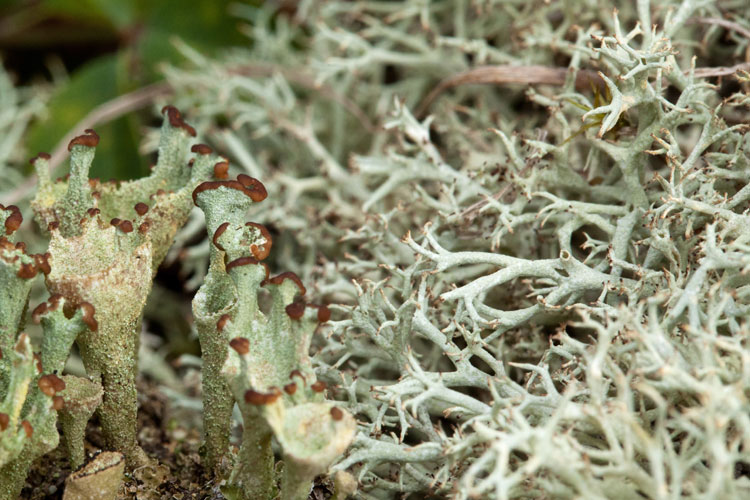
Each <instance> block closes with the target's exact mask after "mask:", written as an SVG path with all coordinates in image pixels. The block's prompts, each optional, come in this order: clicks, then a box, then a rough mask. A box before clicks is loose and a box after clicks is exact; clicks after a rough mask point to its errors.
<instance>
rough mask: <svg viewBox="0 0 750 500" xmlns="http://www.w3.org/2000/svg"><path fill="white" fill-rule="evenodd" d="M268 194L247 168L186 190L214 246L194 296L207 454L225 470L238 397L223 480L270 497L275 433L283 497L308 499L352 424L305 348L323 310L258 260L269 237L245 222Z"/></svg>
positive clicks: (247, 494) (251, 494)
mask: <svg viewBox="0 0 750 500" xmlns="http://www.w3.org/2000/svg"><path fill="white" fill-rule="evenodd" d="M265 197H266V190H265V188H264V187H263V185H262V184H261V183H260V182H259V181H257V180H256V179H253V178H251V177H249V176H246V175H240V176H239V177H238V178H237V180H228V181H216V182H205V183H203V184H201V185H200V186H198V188H197V189H196V190H195V191H194V193H193V198H194V200H195V203H196V205H198V206H199V207H200V208H201V210H203V211H204V212H205V214H206V225H207V228H208V234H209V235H211V236H212V243H213V244H212V246H211V254H210V258H211V262H210V266H209V271H208V275H207V276H206V280H205V282H204V284H203V286H202V287H201V288H200V290H199V291H198V293H197V294H196V296H195V299H194V300H193V314H194V316H195V321H196V325H197V328H198V333H199V336H200V341H201V348H202V351H203V354H202V356H203V384H204V407H205V410H204V420H205V434H206V446H207V458H208V465H209V467H211V468H212V469H213V470H214V471H215V472H217V473H222V472H223V468H224V460H225V458H226V457H227V450H228V436H229V426H230V414H231V409H232V406H233V404H234V402H235V401H236V402H237V403H238V404H239V407H240V410H241V412H242V416H243V420H244V431H243V437H242V445H241V447H240V452H239V457H238V463H237V464H236V466H235V468H234V470H233V471H232V474H231V476H230V478H229V480H230V481H229V482H230V484H231V485H232V486H233V487H234V488H235V489H236V490H237V491H238V492H239V495H240V497H241V498H243V499H248V500H249V499H270V498H273V497H274V496H275V495H276V491H275V490H276V487H275V478H274V455H273V450H272V447H271V440H272V437H275V438H276V440H277V442H278V443H279V444H280V445H281V448H282V453H283V459H284V464H283V465H284V467H283V473H282V474H283V475H282V479H281V498H282V499H290V500H291V499H305V498H307V495H308V493H309V491H310V488H311V486H312V480H313V479H314V478H315V476H316V475H318V474H322V473H324V472H326V471H327V469H328V467H329V465H330V464H331V463H332V462H333V460H334V459H335V458H336V457H337V456H338V455H340V454H341V453H343V452H344V451H345V450H346V448H347V447H348V446H349V444H350V443H351V441H352V440H353V438H354V433H355V428H356V425H355V421H354V418H353V417H352V416H351V415H350V414H349V413H347V412H345V411H344V410H342V409H340V408H338V407H336V406H335V405H334V404H333V403H331V402H327V401H325V398H324V395H323V393H324V391H325V384H324V383H323V382H320V381H317V382H316V380H315V373H314V372H313V369H312V366H311V362H310V358H309V355H308V351H309V347H310V341H311V338H312V334H313V332H314V330H315V328H316V325H317V324H318V323H319V322H325V321H328V319H329V317H330V312H329V311H328V309H327V308H326V307H325V306H311V305H306V304H305V302H304V300H303V298H302V297H303V296H304V295H305V287H304V286H303V284H302V282H301V281H300V279H299V278H298V277H297V276H296V275H295V274H294V273H291V272H286V273H282V274H280V275H278V276H276V277H273V278H269V271H268V266H267V265H266V264H265V263H263V262H261V261H262V260H263V259H265V258H266V257H267V256H268V254H269V252H270V250H271V244H272V242H271V236H270V234H269V233H268V231H267V230H266V228H264V227H263V226H261V225H259V224H255V223H252V222H247V223H246V222H244V216H245V213H246V212H247V209H248V208H249V207H250V205H252V204H253V203H257V202H260V201H262V200H263V199H265ZM261 287H264V288H265V289H267V290H268V291H270V294H271V298H272V303H271V306H270V310H269V311H268V312H267V313H263V312H262V311H261V309H260V307H259V304H258V292H259V290H260V289H261ZM230 346H231V349H229V347H230Z"/></svg>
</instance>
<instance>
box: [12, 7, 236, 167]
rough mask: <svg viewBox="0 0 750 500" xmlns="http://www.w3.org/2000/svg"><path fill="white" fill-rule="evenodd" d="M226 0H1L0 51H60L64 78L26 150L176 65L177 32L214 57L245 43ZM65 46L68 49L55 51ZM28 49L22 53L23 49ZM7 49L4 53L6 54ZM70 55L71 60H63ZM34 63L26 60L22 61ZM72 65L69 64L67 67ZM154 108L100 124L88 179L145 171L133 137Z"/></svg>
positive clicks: (46, 145) (46, 143)
mask: <svg viewBox="0 0 750 500" xmlns="http://www.w3.org/2000/svg"><path fill="white" fill-rule="evenodd" d="M230 3H231V2H229V1H228V0H219V1H184V0H163V1H159V2H149V1H143V0H137V1H130V0H43V1H37V2H30V1H25V0H11V1H5V2H2V3H0V17H1V20H0V28H2V29H0V50H2V51H3V52H6V51H14V50H15V51H21V52H22V53H24V54H32V55H33V56H36V57H42V58H49V56H58V58H59V59H62V62H63V64H64V65H65V66H66V67H67V69H68V70H71V73H70V75H69V78H68V79H67V80H63V82H62V85H59V86H58V87H57V88H56V90H55V93H54V95H53V97H52V99H51V101H50V103H49V108H48V112H47V115H46V116H45V118H44V119H43V120H40V121H38V122H37V123H35V124H34V125H33V126H32V128H31V130H30V133H29V136H28V144H27V147H28V150H29V151H31V152H37V151H50V150H52V149H53V148H54V147H55V145H56V144H57V143H58V142H59V141H60V140H61V139H62V138H63V137H64V136H65V134H66V133H68V132H69V131H70V130H71V129H72V128H73V127H74V126H75V125H76V123H78V122H79V121H80V120H81V119H82V118H84V117H85V116H86V115H87V114H88V113H89V112H90V111H91V110H92V109H94V108H96V107H97V106H98V105H100V104H102V103H104V102H107V101H109V100H111V99H113V98H115V97H117V96H120V95H122V94H125V93H127V92H131V91H133V90H135V89H138V88H140V87H143V86H144V85H148V84H150V83H153V82H155V81H158V80H159V79H160V78H161V77H160V73H159V65H160V63H164V62H168V63H179V61H180V59H181V56H180V55H179V54H178V52H177V51H176V49H175V47H174V44H173V43H172V40H173V39H174V38H180V39H182V40H183V41H184V42H185V43H187V44H188V45H189V46H191V47H193V48H195V49H197V50H199V51H200V52H201V53H203V54H205V55H207V56H211V55H213V54H215V53H216V52H217V50H218V49H220V48H222V47H228V46H236V45H241V44H246V43H247V39H246V38H244V37H243V36H242V35H241V34H240V32H239V30H238V29H237V20H236V19H235V18H234V17H233V16H232V15H230V14H229V13H228V12H227V9H228V7H229V5H230ZM63 48H65V50H66V53H65V54H64V55H62V56H61V55H60V51H61V50H62V49H63ZM24 51H25V52H24ZM3 55H5V54H3ZM70 61H74V62H75V63H76V64H68V63H69V62H70ZM26 63H28V64H34V63H33V62H30V61H24V64H26ZM71 65H72V66H76V67H73V68H71V67H69V66H71ZM151 118H152V114H151V113H144V115H143V116H142V117H139V116H137V115H134V114H129V115H128V116H127V117H123V118H119V119H117V120H114V121H112V122H110V123H108V124H106V125H101V126H98V127H97V132H98V133H99V134H100V136H101V138H102V141H101V143H100V145H99V148H98V149H97V156H98V157H99V160H98V161H97V162H96V163H95V166H94V168H93V169H92V176H93V177H101V178H102V179H110V178H113V179H131V178H135V177H140V176H142V175H144V174H147V172H148V163H149V158H142V157H140V156H139V155H138V148H137V138H138V137H140V130H139V128H141V127H142V126H143V125H144V124H145V122H144V120H150V119H151Z"/></svg>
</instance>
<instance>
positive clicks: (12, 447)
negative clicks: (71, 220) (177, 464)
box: [0, 207, 97, 500]
mask: <svg viewBox="0 0 750 500" xmlns="http://www.w3.org/2000/svg"><path fill="white" fill-rule="evenodd" d="M0 221H2V223H3V224H4V226H5V230H6V231H5V235H3V236H2V237H0V280H2V286H0V309H1V312H2V318H1V319H0V322H1V324H0V500H13V499H15V498H17V497H18V495H19V493H20V492H21V488H22V487H23V484H24V481H25V479H26V475H27V472H28V469H29V466H30V465H31V463H32V462H33V461H34V460H35V459H36V458H38V457H39V456H41V455H43V454H45V453H47V452H49V451H50V450H52V449H54V448H55V447H57V444H58V441H59V436H58V433H57V427H56V422H57V411H58V410H60V409H62V406H63V397H62V396H61V395H60V393H61V392H62V391H64V390H65V389H66V386H65V382H64V381H63V380H62V379H61V378H60V377H58V376H57V375H56V374H57V373H60V372H62V369H63V367H64V365H65V360H66V359H67V357H68V353H69V351H70V348H71V346H72V345H73V342H74V341H75V339H76V337H77V336H78V335H80V334H81V333H82V332H84V331H89V330H96V326H97V325H96V320H95V319H94V312H95V311H94V307H93V306H92V305H91V304H89V303H87V302H81V303H78V304H76V305H75V307H72V306H71V305H68V306H67V307H66V301H65V299H64V298H63V297H61V296H59V295H53V296H52V297H50V299H49V301H48V302H45V303H43V304H41V305H40V306H39V307H37V308H36V309H35V311H34V314H33V316H34V319H35V320H37V321H41V323H42V328H43V332H44V333H43V335H44V336H43V340H42V348H41V355H36V354H34V352H33V351H32V348H31V342H30V341H29V337H28V335H26V334H25V333H21V334H19V333H18V332H19V331H20V330H21V326H22V322H23V316H24V312H25V311H26V306H27V303H28V295H29V289H30V287H31V281H32V280H33V278H34V277H36V275H37V273H38V272H39V271H42V272H43V273H45V274H49V272H50V265H49V262H48V256H47V254H44V255H29V254H27V253H26V247H25V245H24V244H23V243H20V242H19V243H13V242H12V241H11V240H12V239H13V233H14V232H15V230H16V229H17V228H18V227H19V226H20V224H21V222H22V217H21V214H20V212H19V211H18V209H17V208H15V207H8V208H5V207H0ZM66 309H68V311H67V312H68V314H67V315H66V314H64V313H63V311H64V310H66Z"/></svg>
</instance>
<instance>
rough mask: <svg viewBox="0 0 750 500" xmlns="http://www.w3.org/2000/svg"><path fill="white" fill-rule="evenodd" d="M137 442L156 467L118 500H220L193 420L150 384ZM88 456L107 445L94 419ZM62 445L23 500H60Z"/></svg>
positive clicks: (323, 490) (318, 499)
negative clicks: (173, 407) (204, 459)
mask: <svg viewBox="0 0 750 500" xmlns="http://www.w3.org/2000/svg"><path fill="white" fill-rule="evenodd" d="M138 398H139V409H138V429H139V433H138V440H139V442H140V445H141V447H142V448H143V449H144V451H145V452H146V453H147V454H148V455H149V456H150V457H151V458H153V459H156V461H158V465H155V466H153V467H147V468H143V469H140V470H135V471H133V472H132V473H128V474H127V475H126V480H125V481H124V483H123V486H122V488H121V491H120V495H119V496H118V499H119V500H157V499H158V500H162V499H178V500H188V499H196V500H198V499H199V500H222V499H224V498H225V497H224V496H223V495H222V494H221V492H220V489H219V484H217V482H216V481H215V480H214V479H213V478H211V477H209V476H208V475H207V474H206V473H205V471H204V469H203V467H202V466H201V456H200V447H201V436H200V432H199V431H198V430H197V428H196V427H195V426H192V425H190V426H186V425H185V423H188V424H190V423H191V418H186V417H185V415H182V414H178V413H177V412H175V411H173V410H172V409H171V408H170V405H169V404H168V403H169V402H168V400H167V398H166V397H165V396H164V395H163V394H162V393H161V392H160V391H159V388H158V386H157V384H155V383H153V382H151V381H149V380H148V379H145V378H141V379H139V381H138ZM86 438H87V442H86V454H87V456H89V457H91V456H93V455H95V454H96V453H98V452H99V451H101V450H102V449H103V446H104V440H103V438H102V434H101V429H100V427H99V422H98V419H97V417H96V416H94V417H93V418H92V419H91V421H90V422H89V425H88V428H87V431H86ZM70 472H71V470H70V466H69V465H68V463H67V459H66V456H65V450H64V446H59V447H58V448H57V449H56V450H54V451H53V452H51V453H48V454H47V455H45V456H43V457H41V458H40V459H39V460H37V462H36V463H35V464H34V466H33V467H32V469H31V471H30V473H29V476H28V478H27V480H26V487H25V488H24V490H23V492H22V494H21V497H20V498H22V499H24V500H58V499H60V500H61V499H62V498H63V491H64V488H65V478H66V477H68V475H69V474H70ZM330 496H331V490H330V489H329V487H328V485H326V484H325V483H319V484H316V485H315V488H313V491H312V492H311V494H310V498H311V499H313V500H325V499H327V498H330Z"/></svg>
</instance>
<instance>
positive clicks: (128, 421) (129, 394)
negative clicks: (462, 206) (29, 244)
mask: <svg viewBox="0 0 750 500" xmlns="http://www.w3.org/2000/svg"><path fill="white" fill-rule="evenodd" d="M162 112H163V114H164V115H165V120H164V124H163V126H162V135H161V140H160V143H159V157H158V162H157V163H156V165H155V166H154V168H153V172H152V174H151V175H150V176H149V177H146V178H143V179H139V180H135V181H130V182H122V183H119V184H118V183H114V182H109V183H102V182H99V181H98V180H95V179H91V180H90V179H89V178H88V172H89V168H90V166H91V163H92V160H93V157H94V152H95V147H96V146H97V144H98V141H99V137H98V136H97V135H96V133H95V132H94V131H93V130H87V131H86V133H85V135H82V136H79V137H76V138H75V139H73V140H72V141H71V142H70V144H69V147H68V149H69V151H70V153H71V160H70V166H71V168H70V176H69V177H68V178H67V179H64V180H63V179H58V181H57V182H51V180H50V178H49V173H48V172H49V169H48V159H49V156H48V155H46V154H40V155H38V156H37V157H36V158H34V159H33V160H32V163H33V164H34V167H35V169H36V172H37V175H38V177H39V189H38V192H37V196H36V198H35V199H34V201H33V203H32V207H33V209H34V213H35V217H36V219H37V221H38V223H39V225H40V226H41V227H42V228H44V229H46V230H47V231H48V232H49V236H50V243H49V248H48V251H47V252H46V253H44V254H41V255H31V254H28V253H27V252H26V247H25V245H24V244H23V243H20V242H19V243H14V242H13V234H14V232H15V230H16V229H18V227H19V226H20V224H21V222H22V217H21V213H20V211H19V210H18V208H16V207H8V208H5V207H2V210H0V214H2V220H0V222H3V223H4V224H5V228H6V235H5V236H3V237H2V238H1V239H0V273H2V277H1V279H2V284H3V286H2V287H0V352H1V353H2V355H1V356H0V499H2V500H5V499H8V500H10V499H13V498H16V497H17V495H18V494H19V492H20V490H21V488H22V487H23V484H24V481H25V478H26V475H27V473H28V469H29V467H30V466H31V464H32V462H33V461H34V460H35V459H36V458H38V457H39V456H41V455H43V454H45V453H47V452H49V451H50V450H52V449H54V448H55V447H56V446H57V445H58V442H59V436H58V432H57V428H56V421H57V416H58V414H59V416H60V421H61V424H62V428H63V433H64V435H65V442H66V445H67V448H68V454H69V458H70V461H71V465H72V467H73V468H77V467H79V466H81V465H82V463H83V462H84V460H85V456H84V449H83V441H84V434H85V428H86V423H87V421H88V420H89V418H90V417H91V415H92V414H93V412H94V411H98V413H99V421H100V422H101V426H102V431H103V434H104V437H105V441H106V446H107V448H109V449H110V450H113V451H116V452H119V453H122V456H123V457H124V459H125V462H126V463H127V465H128V467H129V468H136V467H142V466H147V465H149V464H151V463H152V462H151V460H150V459H149V458H148V457H147V456H146V455H145V453H144V452H143V451H142V450H141V448H140V447H139V446H138V444H137V440H136V433H137V428H136V413H137V394H136V386H135V378H136V374H137V353H138V343H139V335H140V330H141V322H142V315H143V309H144V306H145V303H146V299H147V296H148V293H149V291H150V289H151V285H152V281H153V277H154V275H155V273H156V270H157V269H158V267H159V264H160V263H161V262H162V260H163V259H164V257H165V255H166V253H167V250H168V248H169V246H170V245H171V243H172V240H173V237H174V235H175V233H176V231H177V230H178V229H179V228H180V227H181V226H182V225H183V224H184V223H185V221H186V220H187V217H188V214H189V212H190V210H191V209H192V206H193V203H195V204H197V205H199V206H200V207H201V208H202V209H203V210H204V211H205V212H206V219H207V222H208V225H209V230H210V231H211V232H212V233H213V234H214V248H213V251H212V259H211V272H210V273H209V276H208V279H207V280H206V284H205V285H204V287H203V288H202V289H201V292H200V293H199V295H198V296H197V297H196V301H195V303H196V306H195V309H196V321H197V323H198V324H199V331H200V336H201V343H202V348H203V352H204V357H205V372H204V388H205V394H206V400H205V415H206V440H207V449H208V450H209V454H208V457H207V458H208V463H209V465H210V467H211V469H212V470H214V471H215V472H216V473H217V474H220V475H224V474H225V473H226V472H227V470H228V465H229V464H230V456H229V441H228V433H229V427H230V413H231V408H232V405H233V404H234V400H235V399H236V400H237V401H238V402H239V404H240V406H241V408H242V410H243V415H244V417H245V421H246V431H245V433H244V438H243V445H242V448H241V453H240V460H239V462H238V464H237V466H236V467H234V471H233V474H232V476H231V477H230V478H229V480H230V485H231V486H233V487H235V488H237V489H238V490H239V492H240V494H241V496H242V497H243V498H264V497H270V496H272V495H273V494H274V493H275V490H274V488H275V478H274V476H273V470H274V464H273V454H272V451H271V447H270V442H271V435H273V434H275V435H276V437H277V440H278V441H279V442H280V443H281V445H282V447H283V449H284V457H285V468H284V475H283V477H282V481H283V494H284V496H285V497H286V498H302V496H303V493H304V495H305V496H306V494H307V491H309V488H310V484H311V482H310V481H311V479H312V478H313V477H314V476H315V475H316V474H318V473H321V472H323V471H325V469H326V468H327V466H328V464H330V462H331V461H332V460H333V458H335V456H337V455H338V454H340V453H341V452H342V451H343V450H344V449H345V448H346V446H347V445H348V444H349V442H350V441H351V439H352V438H353V432H354V423H353V419H352V417H351V416H349V415H348V414H345V413H344V412H343V411H342V410H339V409H338V408H335V407H333V406H331V405H329V404H328V403H324V402H323V396H322V394H321V392H322V390H323V389H324V386H321V384H320V383H315V382H314V379H315V377H314V374H313V373H312V370H311V369H310V363H309V360H308V357H307V349H308V347H309V342H310V337H311V335H312V332H313V330H314V329H315V326H316V324H317V321H318V320H320V321H325V320H327V314H328V313H327V309H326V308H324V307H321V308H318V309H317V310H315V309H313V308H306V307H305V305H304V303H303V302H302V301H301V300H299V299H297V300H295V299H294V295H295V291H296V290H297V287H299V290H300V291H301V294H300V295H304V287H302V284H301V282H300V281H299V279H297V278H296V277H295V276H293V275H291V274H289V273H284V274H282V275H280V276H278V277H276V278H272V279H267V278H268V276H267V271H266V269H267V268H266V267H265V266H264V265H261V264H259V263H258V261H259V260H260V259H261V258H264V257H265V256H267V255H268V251H269V250H270V247H271V239H270V236H269V234H268V232H267V231H266V230H265V228H263V227H262V226H259V225H256V224H251V223H248V224H242V223H241V220H240V219H241V218H242V217H243V216H244V213H245V210H244V209H246V208H247V206H248V204H249V203H252V202H256V201H260V200H262V199H263V198H265V189H264V188H263V185H262V184H261V183H260V182H259V181H257V180H255V179H252V178H250V177H248V176H244V175H240V176H239V177H238V178H237V180H219V181H207V182H204V181H206V180H207V179H210V178H211V177H212V176H213V177H215V178H218V179H226V178H227V172H228V166H229V165H228V163H227V162H226V161H224V160H222V159H221V158H217V157H216V156H215V155H214V154H213V153H212V150H211V148H209V147H208V146H205V145H202V144H198V145H194V146H192V148H191V149H190V151H192V152H193V153H196V157H195V158H194V159H193V160H191V161H190V162H189V163H187V162H186V161H185V156H186V152H187V148H188V143H189V141H190V139H191V138H192V137H194V136H195V135H196V134H195V130H194V129H193V128H192V127H191V126H190V125H188V124H187V123H185V122H184V121H183V120H182V117H181V115H180V113H179V111H178V110H177V109H176V108H174V107H171V106H167V107H165V108H164V109H163V110H162ZM217 221H220V222H217ZM248 252H249V254H248V255H245V254H246V253H248ZM250 255H253V257H250ZM225 257H226V258H227V259H228V264H227V265H226V266H225V265H224V262H225V261H224V258H225ZM256 259H257V260H256ZM39 271H41V272H42V273H43V274H44V276H45V282H46V286H47V289H48V290H49V291H50V293H51V297H50V299H49V300H48V302H45V303H42V304H41V305H40V306H38V307H37V308H36V309H35V310H34V311H33V314H32V317H33V319H34V321H35V322H41V324H42V328H43V338H42V343H41V355H35V354H34V353H33V352H32V347H31V343H30V340H29V337H28V335H26V334H24V333H20V332H21V330H23V326H24V324H25V313H26V310H27V305H28V299H29V293H30V288H31V283H32V280H33V278H34V277H35V276H36V275H37V273H38V272H39ZM287 278H291V279H287ZM262 285H265V287H266V288H268V289H269V290H270V291H271V294H272V296H273V297H274V299H273V306H272V308H271V310H270V312H269V314H268V315H264V314H263V313H262V312H260V310H259V309H258V307H257V300H256V295H257V293H258V290H259V287H260V286H262ZM313 311H316V314H311V313H312V312H313ZM217 315H218V316H217ZM214 317H215V318H214ZM230 334H231V335H230ZM230 339H233V340H232V341H231V343H232V346H233V347H234V350H231V351H230V350H229V349H228V346H229V344H230ZM74 342H76V343H77V345H78V348H79V351H80V354H81V358H82V360H83V363H84V366H85V369H86V375H87V377H74V376H69V375H66V376H61V374H62V372H63V370H64V366H65V362H66V359H67V357H68V354H69V352H70V348H71V347H72V344H73V343H74ZM290 377H299V379H298V380H297V379H295V381H290V380H287V379H288V378H290ZM297 382H299V383H302V385H303V387H304V390H299V391H297V390H296V389H297ZM281 385H283V386H284V389H285V396H284V397H283V398H280V397H279V395H280V393H281V391H280V390H279V389H276V387H279V386H281ZM230 387H231V390H230V389H229V388H230ZM119 461H120V462H122V459H120V460H119ZM117 462H118V460H117V459H112V458H111V456H110V455H108V456H107V460H106V463H105V464H101V465H100V466H97V467H95V468H94V470H95V471H101V470H108V471H112V470H115V471H120V472H119V473H115V476H119V475H121V471H122V467H120V468H119V469H118V468H117V467H115V465H117ZM92 475H93V474H81V473H79V474H78V476H77V478H78V479H81V477H83V478H84V480H89V479H90V476H92ZM109 477H110V479H107V481H108V482H107V488H109V489H110V490H111V492H112V494H114V493H115V492H116V490H117V487H118V484H119V477H115V480H114V481H112V480H111V477H112V474H111V473H110V475H109ZM87 478H88V479H87ZM110 483H111V484H110ZM97 487H98V488H99V490H102V488H103V485H101V484H100V485H98V486H97ZM70 489H72V488H70ZM105 489H106V488H105ZM303 490H304V491H303ZM66 495H68V490H67V489H66ZM71 498H74V497H73V496H71ZM81 498H85V494H84V496H81Z"/></svg>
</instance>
